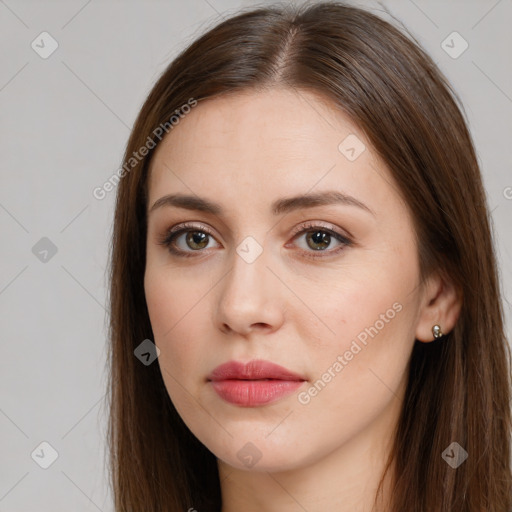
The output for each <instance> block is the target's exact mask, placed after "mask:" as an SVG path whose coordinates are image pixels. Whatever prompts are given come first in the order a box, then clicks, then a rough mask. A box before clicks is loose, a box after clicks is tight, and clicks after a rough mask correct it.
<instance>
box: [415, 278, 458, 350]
mask: <svg viewBox="0 0 512 512" xmlns="http://www.w3.org/2000/svg"><path fill="white" fill-rule="evenodd" d="M461 305H462V300H461V296H460V293H459V292H458V290H457V289H456V288H455V286H454V285H453V283H452V282H451V281H450V280H449V279H447V278H446V277H443V276H442V275H441V274H440V273H433V274H432V275H431V276H430V277H429V278H428V279H427V280H426V282H425V283H424V285H423V296H422V301H421V305H420V311H419V320H418V324H417V326H416V339H417V340H418V341H421V342H422V343H429V342H431V341H434V340H435V338H434V334H433V333H432V327H433V326H434V325H439V326H440V327H441V331H442V333H443V334H448V333H449V332H450V331H451V330H452V329H453V328H454V326H455V324H456V323H457V319H458V318H459V314H460V309H461Z"/></svg>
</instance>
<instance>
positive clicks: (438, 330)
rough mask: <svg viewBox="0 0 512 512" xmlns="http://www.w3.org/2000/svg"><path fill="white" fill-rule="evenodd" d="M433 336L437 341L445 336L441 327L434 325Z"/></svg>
mask: <svg viewBox="0 0 512 512" xmlns="http://www.w3.org/2000/svg"><path fill="white" fill-rule="evenodd" d="M432 334H433V335H434V338H435V339H436V340H437V339H439V338H441V337H442V336H443V332H442V331H441V326H440V325H437V324H436V325H434V326H433V327H432Z"/></svg>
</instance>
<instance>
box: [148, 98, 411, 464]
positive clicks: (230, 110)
mask: <svg viewBox="0 0 512 512" xmlns="http://www.w3.org/2000/svg"><path fill="white" fill-rule="evenodd" d="M347 137H349V138H348V139H347ZM363 144H364V146H363ZM171 194H172V195H177V194H179V195H187V196H192V197H193V198H194V199H196V200H197V199H198V198H201V199H203V200H205V201H208V202H210V203H215V205H216V207H217V210H213V211H206V210H204V209H197V208H198V205H197V204H192V202H191V201H188V202H187V201H182V202H181V203H180V205H177V204H176V201H174V202H173V201H170V200H167V201H166V200H162V201H159V202H158V203H157V204H156V205H155V203H156V202H157V201H158V200H160V199H161V198H163V197H165V196H168V195H171ZM312 194H314V195H315V196H317V200H316V201H313V200H311V201H309V202H306V201H305V200H304V198H303V199H302V201H300V200H295V201H283V200H287V199H290V198H294V197H299V198H300V197H301V196H306V195H312ZM319 198H320V199H319ZM321 198H324V199H326V201H323V200H322V199H321ZM203 206H204V203H203ZM192 208H193V209H192ZM182 229H183V231H182ZM170 230H171V231H172V233H171V234H170V235H169V231H170ZM146 257H147V258H146V262H147V263H146V270H145V277H144V286H145V294H146V300H147V305H148V310H149V315H150V320H151V324H152V329H153V334H154V342H155V344H156V345H157V347H158V348H159V349H160V355H159V358H158V364H159V365H160V368H161V372H162V375H163V379H164V382H165V385H166V388H167V391H168V393H169V396H170V398H171V400H172V402H173V404H174V406H175V407H176V409H177V411H178V413H179V414H180V416H181V417H182V419H183V421H184V422H185V423H186V425H187V426H188V427H189V429H190V430H191V431H192V432H193V434H194V435H195V436H196V437H197V438H198V439H199V440H200V441H201V442H202V443H203V444H204V445H205V446H206V447H207V448H208V449H209V450H210V451H211V452H213V453H214V454H215V455H216V456H217V457H218V459H219V460H220V461H223V462H224V463H226V464H229V465H230V466H232V467H235V468H240V469H243V468H245V469H251V470H252V471H271V470H272V471H274V470H287V469H292V468H299V467H301V466H305V465H307V464H313V463H314V462H315V461H317V460H318V459H320V458H322V457H326V456H327V455H328V454H331V453H334V452H336V451H337V450H343V449H344V448H348V447H349V446H351V445H353V443H356V442H358V440H361V439H363V438H365V439H367V440H368V441H369V442H370V444H371V446H373V447H374V449H375V453H378V452H379V450H382V446H383V444H385V441H386V440H387V439H388V438H389V435H390V434H389V432H390V429H391V428H392V425H393V422H394V421H395V420H396V417H397V414H398V413H399V409H400V406H401V401H402V397H403V391H404V387H405V378H406V370H407V364H408V361H409V358H410V354H411V350H412V347H413V343H414V339H415V326H416V324H417V321H418V317H419V307H420V303H421V288H420V286H419V264H418V256H417V246H416V242H415V237H414V231H413V225H412V219H411V217H410V214H409V212H408V209H407V207H406V205H405V204H404V202H403V201H402V200H401V197H400V195H399V192H398V189H397V187H396V186H395V185H394V182H393V180H392V177H391V175H390V173H389V172H388V171H387V169H386V168H385V165H384V164H383V162H381V161H379V159H378V158H377V156H376V154H375V153H374V152H373V150H372V148H371V147H370V144H369V142H368V140H367V139H366V138H365V136H364V135H363V133H362V132H361V131H360V130H359V129H358V128H357V126H355V125H353V124H352V123H351V122H350V121H349V120H348V119H347V118H346V117H345V116H344V115H342V114H341V113H340V112H338V111H336V110H335V108H334V107H333V106H332V105H329V103H328V102H326V101H324V100H322V98H321V97H319V96H317V95H314V94H313V93H310V92H305V91H294V90H290V89H278V88H274V89H271V90H268V91H265V92H245V93H237V94H236V95H231V96H224V97H220V98H215V99H211V100H208V101H206V102H202V103H199V105H198V106H197V107H195V108H194V109H192V111H191V112H190V113H189V114H188V115H187V116H186V117H185V118H184V119H183V120H182V121H181V122H180V124H179V125H178V126H176V127H175V128H174V129H173V131H171V132H170V133H169V134H168V135H167V136H166V138H164V140H163V141H162V143H161V144H160V145H159V147H158V148H157V151H156V154H155V155H154V158H153V161H152V164H151V169H150V181H149V197H148V236H147V254H146ZM252 360H264V361H267V362H271V363H274V364H277V365H280V366H281V367H284V368H286V369H287V370H289V371H290V372H292V373H293V374H294V377H286V376H283V375H280V376H279V375H277V374H275V373H274V374H272V376H270V377H269V376H267V378H270V379H271V380H265V381H262V380H259V379H258V375H259V376H260V377H261V376H263V375H264V374H263V373H260V374H257V375H253V374H246V375H245V376H246V377H249V380H251V382H248V381H247V380H245V381H243V379H241V378H240V376H238V377H239V378H238V379H236V378H235V379H232V380H231V381H230V382H229V381H227V380H223V377H222V376H220V377H219V376H217V377H216V378H217V379H220V380H214V381H211V380H210V378H211V376H212V375H211V374H212V372H213V370H214V369H215V368H216V367H218V366H219V365H221V364H223V363H226V362H228V361H237V362H240V363H247V362H249V361H252ZM249 368H251V367H250V366H249ZM254 368H255V367H252V369H254ZM262 371H264V370H262ZM271 373H272V372H271ZM231 377H233V376H232V375H231ZM235 377H236V376H235ZM224 378H227V375H226V374H225V375H224ZM293 379H296V380H293ZM254 461H256V462H254Z"/></svg>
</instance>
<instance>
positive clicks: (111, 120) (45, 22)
mask: <svg viewBox="0 0 512 512" xmlns="http://www.w3.org/2000/svg"><path fill="white" fill-rule="evenodd" d="M354 4H355V5H362V6H366V7H373V8H375V9H376V10H381V8H380V7H379V6H378V4H376V3H375V2H370V1H360V2H354ZM250 5H256V4H255V3H254V2H248V1H245V2H240V1H235V0H190V1H188V0H187V1H177V0H174V1H165V2H163V1H151V2H143V1H136V2H134V1H131V2H126V1H125V2H114V1H101V2H100V1H99V0H92V1H86V0H73V1H66V2H64V1H61V2H48V1H46V2H41V1H19V0H18V1H16V0H5V1H1V0H0V38H1V40H2V41H1V48H2V66H1V69H0V104H1V136H0V149H1V152H0V154H1V157H2V166H1V189H0V229H1V234H2V244H1V246H0V251H1V266H0V308H1V316H0V332H1V333H2V345H1V347H2V356H3V357H2V358H1V360H0V384H1V396H0V440H1V441H0V446H1V454H0V460H1V464H0V512H2V511H23V512H25V511H35V510H38V511H40V512H43V511H52V512H56V511H68V510H75V511H95V510H102V511H104V512H107V511H111V510H112V498H111V494H110V491H109V489H108V486H107V484H106V482H107V479H106V474H105V472H104V463H105V454H104V450H105V448H106V447H105V442H104V438H105V427H106V407H105V405H104V396H105V391H106V388H105V384H106V368H105V357H106V346H107V340H106V325H107V320H108V314H107V313H106V309H105V302H106V290H107V281H106V274H105V269H106V265H107V250H108V244H109V239H110V234H111V225H112V215H113V205H114V199H115V191H113V192H110V193H109V194H107V197H106V198H105V199H103V200H97V199H95V198H94V197H93V195H92V191H93V189H94V188H95V187H98V186H101V185H102V184H103V183H104V182H105V180H107V179H108V178H109V177H110V176H111V175H112V174H113V173H114V172H115V170H116V169H117V168H118V167H119V165H120V163H121V159H122V153H123V150H124V146H125V144H126V140H127V137H128V135H129V131H130V127H131V126H132V124H133V122H134V119H135V116H136V114H137V112H138V109H139V108H140V106H141V104H142V102H143V100H144V98H145V96H146V95H147V93H148V92H149V90H150V88H151V86H152V84H153V83H154V81H155V80H156V78H157V77H158V76H159V75H160V73H161V72H162V71H163V70H164V68H165V67H166V66H167V64H168V63H169V61H170V60H171V59H172V58H173V56H175V55H176V53H177V52H178V51H179V50H180V49H181V48H183V47H184V46H185V45H186V44H188V43H189V42H191V41H192V40H193V39H194V38H195V37H196V36H197V35H199V33H201V32H202V31H204V30H205V29H206V28H207V27H209V26H210V25H212V24H214V23H215V22H216V21H218V20H219V18H220V17H221V16H226V15H229V14H231V13H234V12H235V11H236V10H237V9H238V8H240V7H246V6H250ZM384 5H385V6H386V7H387V8H388V9H389V10H390V11H391V12H392V13H393V14H394V15H395V16H397V17H398V18H399V19H400V20H402V21H403V23H404V24H405V25H406V26H407V27H408V29H409V30H410V31H411V32H412V33H413V34H414V35H415V36H416V38H417V39H418V40H419V41H420V42H421V43H422V44H423V45H424V47H425V48H426V49H427V51H428V52H429V53H430V55H432V57H433V58H434V60H435V61H436V62H437V63H438V65H439V66H440V67H441V69H442V70H443V71H444V72H445V73H446V75H447V76H448V78H449V79H450V80H451V82H452V83H453V85H454V87H455V89H456V91H457V92H458V93H459V94H460V96H461V98H462V100H463V102H464V105H465V109H466V112H467V116H468V119H469V123H470V129H471V131H472V134H473V137H474V141H475V145H476V148H477V153H478V157H479V161H480V164H481V166H482V171H483V175H484V180H485V186H486V190H487V194H488V198H489V203H490V208H491V210H492V216H493V219H494V225H495V236H496V241H497V250H498V257H499V263H500V269H501V278H502V283H503V288H504V306H505V311H506V315H507V325H508V330H507V332H508V333H509V339H510V330H511V329H510V326H511V322H510V295H511V290H512V264H511V254H512V228H511V222H510V220H511V213H512V188H509V187H512V173H511V169H512V165H511V163H512V162H511V152H510V147H511V141H510V136H511V135H512V130H511V128H512V116H511V114H512V73H511V66H510V60H509V59H510V57H509V55H510V52H511V50H512V31H511V30H510V23H511V21H512V2H511V0H501V1H496V0H489V1H484V0H481V1H458V2H455V1H452V2H446V1H429V2H427V1H420V0H415V1H412V0H406V1H405V0H404V1H387V2H384ZM382 16H383V17H384V18H385V19H389V17H388V16H387V15H386V14H383V15H382ZM43 31H47V32H49V33H50V34H51V36H52V37H53V38H54V39H55V40H56V41H57V42H58V45H59V46H58V48H57V50H56V51H55V52H54V53H53V54H52V55H51V56H49V57H48V58H46V59H43V58H41V57H40V55H39V54H38V53H36V51H35V50H33V49H32V47H31V43H32V41H34V40H35V41H36V43H37V41H40V38H38V36H39V34H41V32H43ZM453 31H457V32H459V33H460V34H461V36H462V37H463V38H464V39H465V40H466V41H467V42H468V43H469V48H468V49H467V50H466V51H465V52H464V53H463V54H462V55H460V56H459V57H458V58H456V59H454V58H452V57H450V56H449V55H448V54H447V53H446V52H445V50H444V49H443V48H442V46H441V43H442V41H444V40H445V39H446V38H447V36H448V35H449V34H451V33H452V32H453ZM39 44H40V46H42V43H39ZM458 44H459V42H456V43H454V45H455V49H457V48H460V46H458ZM48 47H49V43H48V40H46V43H45V48H46V49H48ZM507 54H508V57H507ZM43 237H47V238H48V239H49V240H51V242H52V244H54V246H55V247H56V248H57V252H56V254H54V255H52V253H51V252H49V253H48V254H47V255H45V254H44V253H39V254H34V252H36V253H37V250H34V251H33V247H34V246H35V245H36V244H37V243H38V242H39V241H40V239H41V238H43ZM39 244H42V246H41V247H40V245H37V246H36V249H37V248H39V250H43V249H44V247H45V244H48V242H47V241H43V242H39ZM36 256H37V257H36ZM41 258H43V259H44V258H46V261H41ZM43 441H46V442H47V443H49V444H50V445H51V446H52V447H53V448H54V449H55V450H56V451H57V452H58V458H57V459H56V460H55V462H54V463H53V464H52V465H51V466H50V467H49V468H48V469H42V468H41V467H40V466H39V465H38V463H36V461H38V462H39V463H44V462H45V460H46V462H47V463H48V462H49V461H50V459H49V457H50V456H51V453H50V450H49V449H48V448H45V447H44V446H43V451H41V448H38V447H39V445H40V443H41V442H43ZM36 448H37V450H36ZM34 450H36V451H35V452H34ZM32 453H35V455H34V456H33V458H32V457H31V454H32Z"/></svg>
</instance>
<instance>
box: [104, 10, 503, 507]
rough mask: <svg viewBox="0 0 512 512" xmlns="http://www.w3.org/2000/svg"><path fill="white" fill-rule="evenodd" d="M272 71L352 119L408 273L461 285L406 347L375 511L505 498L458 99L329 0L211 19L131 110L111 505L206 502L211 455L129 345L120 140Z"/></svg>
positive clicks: (143, 164) (116, 331)
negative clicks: (371, 157)
mask: <svg viewBox="0 0 512 512" xmlns="http://www.w3.org/2000/svg"><path fill="white" fill-rule="evenodd" d="M273 85H279V86H287V87H293V88H295V89H296V90H309V91H313V92H316V93H319V94H321V95H322V97H324V98H327V99H328V100H330V102H331V104H332V105H333V108H338V109H339V110H340V112H343V113H344V114H345V115H346V116H348V117H349V118H350V119H351V120H352V121H353V122H354V123H355V124H356V125H357V126H358V127H359V128H360V129H361V130H362V131H363V132H364V134H365V135H366V137H367V138H368V140H369V141H370V142H371V144H372V145H373V149H374V150H375V151H376V153H377V154H378V156H379V157H380V158H381V159H382V160H383V161H384V162H385V163H386V164H387V166H388V167H389V170H390V172H391V173H392V175H393V177H394V179H395V180H396V183H397V184H398V186H399V189H400V192H401V194H402V195H403V197H404V199H405V200H406V202H407V204H408V207H409V209H410V211H411V213H412V216H413V219H414V224H415V230H416V235H417V239H418V254H419V258H420V265H421V276H422V279H425V278H426V277H427V276H428V275H429V274H430V272H432V271H434V270H436V271H439V272H441V273H442V274H444V275H445V276H447V278H448V279H449V280H450V281H451V282H452V283H454V285H455V286H456V287H457V289H458V290H459V292H460V296H461V297H462V310H461V314H460V316H459V319H458V322H457V324H456V326H455V328H454V329H453V330H452V332H450V333H449V334H448V335H447V336H445V337H444V338H443V339H442V340H441V341H435V342H432V343H420V342H418V341H416V343H415V346H414V348H413V353H412V356H411V360H410V365H409V375H408V385H407V390H406V395H405V400H404V403H403V407H402V411H401V415H400V418H399V423H398V427H397V431H396V436H395V438H394V444H393V449H392V453H391V456H390V459H389V463H390V464H391V462H393V467H394V471H393V485H394V487H393V489H392V492H391V498H392V500H393V501H392V503H391V504H390V506H389V508H388V510H389V511H390V512H403V511H408V512H409V511H410V512H454V511H457V512H483V511H486V512H511V511H512V498H511V494H512V474H511V449H510V448H511V438H510V433H511V408H510V399H511V379H510V367H511V356H510V347H509V345H508V343H507V340H506V338H505V334H504V326H503V309H502V303H501V298H500V296H501V294H500V285H499V281H498V272H497V267H496V260H495V253H494V249H493V243H494V241H493V238H492V232H491V218H490V214H489V210H488V207H487V202H486V196H485V192H484V189H483V186H482V180H481V175H480V170H479V167H478V163H477V158H476V155H475V150H474V146H473V142H472V139H471V135H470V133H469V132H468V129H467V125H466V122H465V118H464V116H463V114H462V112H463V111H464V109H463V107H462V103H461V101H460V99H459V98H458V96H457V95H456V93H455V92H454V91H453V90H452V88H451V86H450V84H449V83H448V81H447V79H446V78H445V77H444V75H443V74H442V73H441V72H440V70H439V69H438V68H437V67H436V65H435V64H434V62H433V61H432V59H431V58H430V57H429V56H428V55H427V54H426V53H425V52H424V51H423V50H422V49H421V47H420V45H419V44H418V43H417V42H416V41H415V40H414V38H413V36H411V35H410V34H409V36H407V35H405V32H404V31H402V30H400V29H398V28H397V27H395V26H393V25H392V24H391V23H389V22H387V21H385V20H383V19H382V18H380V17H378V16H376V15H375V14H372V13H370V12H368V11H366V10H363V9H360V8H356V7H354V6H350V5H348V4H344V3H340V2H322V3H316V4H312V5H303V6H301V7H297V6H295V7H294V6H271V7H264V8H257V9H252V10H250V11H242V12H240V13H238V14H237V15H236V16H234V17H231V18H229V19H227V20H224V21H222V22H221V23H219V24H218V25H217V26H215V27H213V28H212V29H210V30H209V31H208V32H207V33H205V34H204V35H202V36H201V37H200V38H198V39H197V40H196V41H195V42H193V43H192V44H191V45H190V46H189V47H188V48H186V49H185V50H184V51H183V52H182V53H181V54H179V55H178V57H176V58H175V59H174V60H173V62H171V64H170V65H169V66H168V68H167V69H166V70H165V71H164V73H163V74H162V76H161V77H160V78H159V79H158V81H157V83H156V84H155V86H154V87H153V89H152V90H151V92H150V94H149V96H148V98H147V100H146V101H145V103H144V105H143V107H142V109H141V111H140V114H139V116H138V118H137V120H136V122H135V125H134V128H133V131H132V133H131V136H130V139H129V141H128V144H127V148H126V153H125V155H124V162H125V163H126V162H128V161H130V162H131V164H130V166H129V167H126V165H125V166H124V167H123V169H124V172H122V173H121V174H120V175H122V177H121V178H120V179H119V183H118V191H117V203H116V211H115V220H114V231H113V238H112V247H111V255H110V258H111V267H110V280H111V287H110V297H109V299H110V306H111V316H110V333H109V336H110V341H111V350H110V353H109V364H110V368H111V372H110V375H109V390H110V396H109V408H110V418H109V431H108V446H109V448H110V454H109V455H110V457H109V459H110V471H111V479H112V481H111V484H112V486H113V495H114V500H115V510H116V512H128V511H129V512H133V511H142V510H144V511H145V512H162V511H164V510H165V511H178V510H179V511H184V510H188V509H189V508H191V507H193V508H195V509H197V510H198V511H212V512H219V511H220V509H221V495H220V482H219V476H218V471H217V464H216V457H215V456H214V455H213V454H212V453H211V452H210V451H209V450H207V449H206V448H205V447H204V445H202V444H201V443H200V442H199V441H198V440H197V439H196V438H195V436H194V435H192V433H191V432H190V431H189V429H188V428H187V427H186V425H185V424H184V422H183V421H182V420H181V418H180V416H179V415H178V414H177V412H176V410H175V408H174V406H173V404H172V402H171V400H170V398H169V396H168V394H167V391H166V388H165V385H164V382H163V379H162V375H161V373H160V369H159V366H158V364H151V365H149V366H145V365H143V364H141V362H140V361H139V360H138V359H137V358H136V357H135V356H134V349H135V348H136V347H137V346H138V345H139V344H140V343H141V342H142V341H143V340H145V339H150V340H152V339H153V333H152V329H151V325H150V321H149V316H148V311H147V306H146V302H145V296H144V287H143V278H144V270H145V248H146V247H145V244H146V222H147V219H146V209H147V181H148V169H149V164H150V161H151V157H152V155H153V154H154V147H151V148H150V149H149V150H148V151H147V154H146V155H144V156H141V154H142V153H144V152H139V153H138V156H137V158H136V159H134V154H135V153H136V152H138V150H139V149H140V148H142V147H144V146H146V147H147V148H149V147H150V146H149V142H148V141H149V140H151V141H152V146H156V145H158V142H159V141H160V138H161V137H159V136H157V135H156V134H160V132H161V131H162V130H160V132H158V131H157V128H158V127H162V126H164V127H165V128H166V129H165V131H168V129H170V123H169V120H170V119H171V118H172V116H173V115H174V116H175V117H176V115H178V118H179V117H180V116H181V115H183V112H182V110H183V108H182V106H183V105H186V104H190V100H191V99H193V101H198V102H199V105H200V104H201V100H203V99H205V98H212V97H214V96H218V95H222V94H228V93H230V92H236V91H241V90H250V89H252V90H261V89H264V88H267V87H272V86H273ZM176 112H178V114H176ZM166 123H167V124H166ZM173 129H179V125H178V126H177V127H174V128H173ZM139 157H140V158H139ZM130 159H133V160H130ZM452 442H457V443H458V444H460V445H461V446H462V447H463V448H464V449H465V450H466V451H467V452H468V458H467V460H466V461H465V462H464V463H463V464H461V465H460V466H459V467H458V468H457V469H453V468H452V467H451V466H450V465H448V464H447V463H446V462H445V460H443V457H442V453H443V451H444V450H445V449H446V448H447V447H448V446H449V445H450V444H451V443H452ZM389 467H390V466H389V465H388V468H389ZM381 483H382V481H381Z"/></svg>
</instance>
